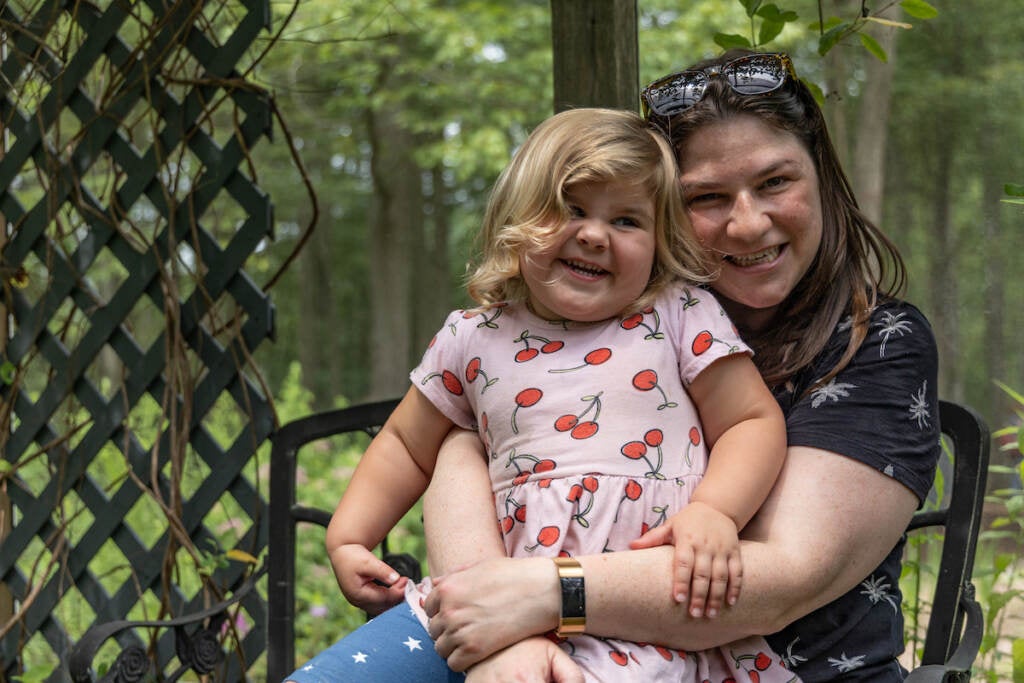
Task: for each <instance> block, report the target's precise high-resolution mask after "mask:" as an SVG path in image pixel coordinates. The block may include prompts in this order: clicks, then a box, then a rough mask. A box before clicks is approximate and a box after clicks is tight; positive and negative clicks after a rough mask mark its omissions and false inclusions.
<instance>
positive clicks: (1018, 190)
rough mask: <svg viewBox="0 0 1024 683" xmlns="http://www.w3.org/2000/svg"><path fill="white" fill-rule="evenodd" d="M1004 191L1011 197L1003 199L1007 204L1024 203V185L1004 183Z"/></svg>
mask: <svg viewBox="0 0 1024 683" xmlns="http://www.w3.org/2000/svg"><path fill="white" fill-rule="evenodd" d="M1003 193H1004V194H1006V196H1007V197H1009V199H1004V200H1003V201H1004V202H1006V203H1007V204H1022V205H1024V185H1016V184H1014V183H1007V184H1006V185H1003Z"/></svg>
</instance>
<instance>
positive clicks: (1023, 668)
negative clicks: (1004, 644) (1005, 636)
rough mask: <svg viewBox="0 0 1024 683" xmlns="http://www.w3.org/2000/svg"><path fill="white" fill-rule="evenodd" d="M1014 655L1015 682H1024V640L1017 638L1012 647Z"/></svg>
mask: <svg viewBox="0 0 1024 683" xmlns="http://www.w3.org/2000/svg"><path fill="white" fill-rule="evenodd" d="M1010 650H1011V652H1012V653H1013V681H1014V683H1020V681H1024V638H1016V639H1014V641H1013V644H1012V645H1011V646H1010Z"/></svg>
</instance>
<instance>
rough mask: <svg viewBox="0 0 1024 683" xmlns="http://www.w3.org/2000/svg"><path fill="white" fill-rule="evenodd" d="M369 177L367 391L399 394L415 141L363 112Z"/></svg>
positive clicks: (416, 193)
mask: <svg viewBox="0 0 1024 683" xmlns="http://www.w3.org/2000/svg"><path fill="white" fill-rule="evenodd" d="M367 123H368V126H367V128H368V130H369V132H370V146H371V155H372V157H371V161H370V174H371V176H372V178H373V203H372V209H371V212H370V220H369V229H370V235H369V241H368V244H369V245H370V249H369V251H370V266H369V271H370V301H369V306H370V311H371V324H370V342H371V343H370V377H371V380H370V389H369V392H368V396H367V398H368V399H379V398H387V397H392V396H400V395H402V394H404V393H405V391H406V389H407V388H408V386H409V367H408V360H409V358H410V353H411V348H412V322H411V315H412V298H411V293H412V286H413V277H412V275H413V270H414V268H413V267H412V265H411V264H413V263H414V259H418V258H421V257H422V255H421V254H418V253H416V252H415V251H414V250H413V248H412V244H413V242H414V241H415V240H414V235H415V233H416V232H417V231H420V230H421V229H422V226H421V223H422V220H423V195H422V189H421V177H420V169H419V167H418V166H417V165H416V163H415V162H414V161H413V152H414V150H415V139H414V136H413V134H412V133H411V132H410V131H408V130H406V129H405V128H403V127H402V125H401V124H400V123H399V122H398V121H397V120H396V117H395V116H394V115H393V114H392V113H390V112H374V111H371V112H369V113H368V121H367Z"/></svg>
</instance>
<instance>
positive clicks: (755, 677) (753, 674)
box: [747, 671, 761, 683]
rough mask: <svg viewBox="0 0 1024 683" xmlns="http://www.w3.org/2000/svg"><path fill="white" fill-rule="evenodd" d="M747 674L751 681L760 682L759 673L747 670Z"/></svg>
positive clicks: (752, 682)
mask: <svg viewBox="0 0 1024 683" xmlns="http://www.w3.org/2000/svg"><path fill="white" fill-rule="evenodd" d="M747 675H748V676H750V681H751V683H761V674H759V673H757V672H756V671H748V672H747Z"/></svg>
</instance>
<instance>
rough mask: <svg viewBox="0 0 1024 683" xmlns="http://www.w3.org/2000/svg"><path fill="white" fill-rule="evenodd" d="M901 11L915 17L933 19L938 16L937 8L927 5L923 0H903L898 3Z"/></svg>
mask: <svg viewBox="0 0 1024 683" xmlns="http://www.w3.org/2000/svg"><path fill="white" fill-rule="evenodd" d="M900 7H902V8H903V11H904V12H906V13H907V14H909V15H910V16H912V17H914V18H915V19H934V18H935V17H937V16H939V10H937V9H935V8H934V7H932V6H931V5H929V4H928V3H927V2H925V1H924V0H903V2H901V3H900Z"/></svg>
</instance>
